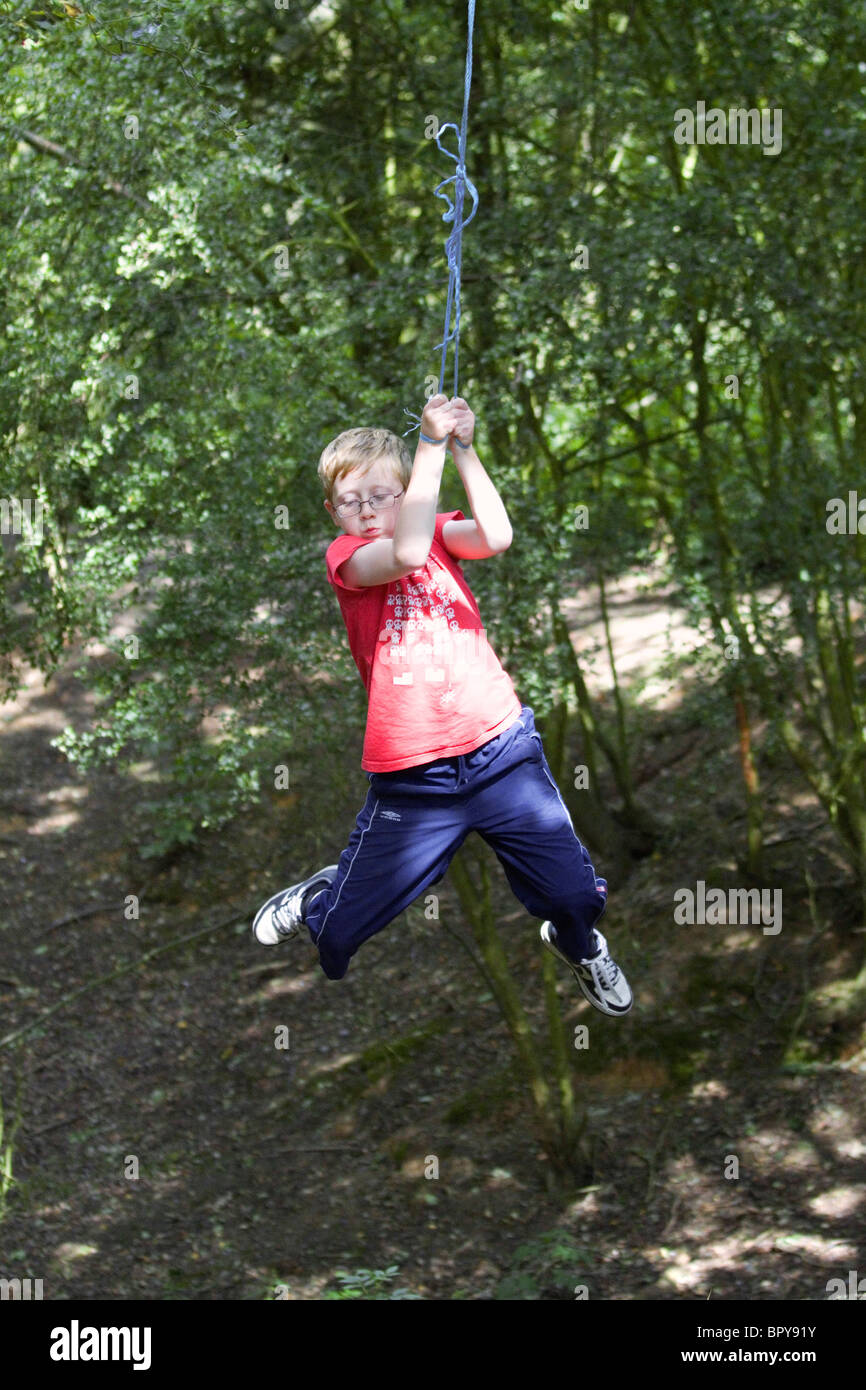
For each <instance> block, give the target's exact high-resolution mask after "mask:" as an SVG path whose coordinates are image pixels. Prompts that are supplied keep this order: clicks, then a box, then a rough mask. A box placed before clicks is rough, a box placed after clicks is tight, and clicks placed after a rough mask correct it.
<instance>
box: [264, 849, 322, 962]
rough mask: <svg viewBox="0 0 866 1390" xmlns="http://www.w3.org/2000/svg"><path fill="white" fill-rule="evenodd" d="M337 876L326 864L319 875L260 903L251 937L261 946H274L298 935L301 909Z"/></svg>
mask: <svg viewBox="0 0 866 1390" xmlns="http://www.w3.org/2000/svg"><path fill="white" fill-rule="evenodd" d="M336 877H337V865H336V864H329V865H328V866H327V868H324V869H319V871H318V873H315V874H311V876H310V877H309V878H305V879H304V881H303V883H293V884H292V886H291V888H283V889H282V890H281V891H280V892H279V893H275V894H274V896H273V897H272V898H268V900H267V902H266V903H263V904H262V906H261V907H260V908H259V910H258V912H257V913H256V915H255V918H254V919H253V928H252V930H253V936H254V937H255V939H256V941H258V943H259V945H260V946H276V945H277V944H278V943H279V942H280V941H290V940H291V938H292V937H293V936H297V935H298V933H299V931H300V928H301V925H302V923H303V921H304V907H305V906H306V904H307V903H308V902H312V899H313V898H314V897H315V896H316V894H317V893H321V892H322V890H323V889H324V888H329V887H330V886H331V884H332V883H333V882H334V879H335V878H336Z"/></svg>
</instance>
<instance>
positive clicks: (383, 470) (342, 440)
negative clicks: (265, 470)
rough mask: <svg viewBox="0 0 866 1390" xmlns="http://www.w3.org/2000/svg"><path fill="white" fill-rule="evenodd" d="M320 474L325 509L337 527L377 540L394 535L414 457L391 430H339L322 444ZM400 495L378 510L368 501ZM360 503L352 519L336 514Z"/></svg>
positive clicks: (354, 534)
mask: <svg viewBox="0 0 866 1390" xmlns="http://www.w3.org/2000/svg"><path fill="white" fill-rule="evenodd" d="M317 471H318V474H319V477H320V478H321V480H322V485H323V487H324V489H325V507H326V508H327V510H328V512H329V513H330V515H331V517H332V518H333V520H334V523H335V525H336V526H339V527H341V528H342V530H344V531H346V532H348V534H349V535H350V536H370V537H371V538H373V539H376V540H381V539H384V538H386V537H389V536H393V534H394V527H395V525H396V522H397V515H398V513H399V511H400V504H401V502H402V501H403V496H405V491H406V487H407V486H408V483H409V480H410V478H411V477H412V458H411V455H410V453H409V450H408V448H407V447H406V444H405V443H404V441H403V440H402V439H401V438H400V436H399V435H397V434H392V433H391V431H390V430H375V429H355V430H343V433H342V434H338V435H337V438H336V439H332V440H331V442H330V444H326V445H325V448H324V449H323V450H322V453H321V456H320V458H319V467H318V470H317ZM386 493H391V494H394V493H400V494H401V495H400V496H399V497H397V498H396V500H395V501H394V502H393V503H392V504H391V505H390V506H388V507H382V508H379V509H378V510H377V509H376V508H374V507H373V506H372V504H371V502H370V500H369V499H370V497H371V496H373V497H380V496H384V495H385V494H386ZM353 501H354V502H362V506H361V509H360V511H358V510H356V511H355V513H354V515H349V516H346V515H341V513H340V512H338V511H337V508H338V507H342V506H343V504H344V503H347V502H353Z"/></svg>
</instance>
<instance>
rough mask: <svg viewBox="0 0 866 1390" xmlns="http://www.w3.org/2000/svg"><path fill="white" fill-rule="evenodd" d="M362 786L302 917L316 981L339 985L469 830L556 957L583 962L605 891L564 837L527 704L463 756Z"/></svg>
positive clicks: (559, 806)
mask: <svg viewBox="0 0 866 1390" xmlns="http://www.w3.org/2000/svg"><path fill="white" fill-rule="evenodd" d="M367 777H368V779H369V782H370V788H369V791H368V792H367V799H366V801H365V802H364V805H363V806H362V808H361V810H360V812H359V814H358V819H357V821H356V823H355V829H354V830H353V832H352V835H351V838H350V840H349V843H348V845H347V846H346V848H345V849H344V850H343V853H342V854H341V855H340V860H339V864H338V866H337V877H336V878H335V880H334V882H333V883H332V884H331V886H330V887H329V888H326V889H325V890H324V891H323V892H320V893H319V894H318V895H317V896H316V897H315V898H313V900H312V902H311V904H310V906H309V908H308V910H307V913H306V923H307V926H308V928H309V932H310V936H311V938H312V940H313V943H314V945H316V946H317V947H318V950H319V960H320V963H321V966H322V969H323V970H324V972H325V974H326V975H327V976H328V979H330V980H340V979H342V978H343V976H344V975H345V973H346V971H347V970H348V968H349V961H350V960H351V958H352V956H353V955H354V954H355V952H356V951H357V950H358V947H359V946H360V945H361V944H362V943H363V942H364V941H366V940H367V938H368V937H370V936H374V935H375V933H376V932H379V931H381V930H382V928H383V927H386V926H387V925H388V923H389V922H393V920H394V918H395V917H397V916H399V914H400V913H401V912H402V911H403V910H404V908H406V907H408V906H409V904H410V903H412V902H414V900H415V898H417V897H418V896H419V894H421V893H423V892H424V890H425V889H426V888H428V887H429V886H430V885H431V884H433V883H438V882H439V880H440V879H442V878H444V876H445V872H446V870H447V868H448V865H449V863H450V862H451V859H452V857H453V856H454V854H455V853H456V851H457V850H458V849H459V848H460V846H461V845H462V843H463V841H464V840H465V839H466V836H467V835H468V834H469V832H470V830H475V831H477V832H478V834H479V835H480V836H481V838H482V839H483V840H486V841H487V843H488V844H489V845H490V846H491V847H492V848H493V850H494V851H495V852H496V854H497V856H498V858H499V860H500V862H501V864H502V866H503V868H504V870H505V875H506V877H507V879H508V882H509V883H510V885H511V888H512V890H513V891H514V893H515V895H516V896H517V897H518V898H519V900H520V902H521V903H523V906H524V907H525V908H526V910H527V912H528V913H530V915H531V916H533V917H538V918H546V919H548V920H549V921H551V922H552V923H553V925H554V926H555V927H556V932H557V944H558V945H559V947H560V949H561V950H562V951H563V952H564V953H565V954H566V955H567V956H569V957H570V958H571V959H572V960H581V959H583V957H585V956H589V955H594V954H595V949H596V946H595V942H594V941H593V940H592V928H593V927H594V925H595V923H596V922H597V921H598V920H599V918H600V917H601V916H602V914H603V912H604V910H605V908H606V906H607V883H606V882H605V880H604V879H603V878H596V875H595V870H594V869H593V867H592V864H591V863H590V861H589V855H588V854H587V852H586V850H585V849H584V847H583V845H582V844H581V843H580V841H579V840H578V838H577V836H576V835H575V833H574V826H573V825H572V823H571V817H570V815H569V814H568V810H567V808H566V805H565V802H564V801H563V799H562V796H561V795H560V792H559V790H558V788H557V786H556V783H555V782H554V780H553V776H552V774H551V771H550V768H549V767H548V764H547V759H546V757H545V756H544V749H543V747H542V743H541V735H540V734H539V733H538V731H537V729H536V728H535V720H534V718H533V713H532V709H531V708H530V706H529V705H522V706H521V712H520V716H519V718H518V719H517V720H515V722H514V723H513V724H512V725H510V726H509V728H507V729H505V730H504V732H503V733H501V734H498V735H497V736H496V738H492V739H490V740H489V742H487V743H484V744H482V745H481V747H480V748H476V749H474V750H473V751H472V752H471V753H463V754H461V755H460V756H459V757H452V758H441V759H439V760H437V761H433V762H428V763H420V764H418V765H417V766H416V767H407V768H403V769H401V770H399V771H397V772H368V773H367Z"/></svg>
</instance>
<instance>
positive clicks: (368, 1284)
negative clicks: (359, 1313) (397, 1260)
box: [322, 1265, 421, 1300]
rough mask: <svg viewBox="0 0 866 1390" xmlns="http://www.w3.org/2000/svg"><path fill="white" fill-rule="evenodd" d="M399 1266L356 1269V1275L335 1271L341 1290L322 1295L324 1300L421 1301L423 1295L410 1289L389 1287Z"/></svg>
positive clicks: (340, 1270) (333, 1290) (344, 1271)
mask: <svg viewBox="0 0 866 1390" xmlns="http://www.w3.org/2000/svg"><path fill="white" fill-rule="evenodd" d="M397 1273H398V1269H397V1265H389V1266H388V1268H387V1269H356V1270H355V1273H354V1274H349V1273H348V1272H347V1271H346V1270H344V1269H338V1270H336V1271H335V1277H336V1279H337V1280H338V1281H339V1284H340V1288H339V1290H335V1289H331V1290H329V1291H328V1292H327V1293H325V1294H323V1295H322V1298H323V1299H345V1298H363V1299H373V1300H382V1299H389V1300H390V1299H415V1300H420V1298H421V1295H420V1294H417V1293H410V1292H409V1290H408V1289H402V1288H398V1289H392V1288H390V1287H389V1285H391V1284H392V1283H393V1282H394V1280H395V1278H396V1277H397Z"/></svg>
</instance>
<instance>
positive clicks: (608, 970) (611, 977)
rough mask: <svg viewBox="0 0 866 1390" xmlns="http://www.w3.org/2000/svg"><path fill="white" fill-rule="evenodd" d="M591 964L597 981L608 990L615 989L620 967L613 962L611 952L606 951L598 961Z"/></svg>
mask: <svg viewBox="0 0 866 1390" xmlns="http://www.w3.org/2000/svg"><path fill="white" fill-rule="evenodd" d="M589 963H590V966H591V968H592V972H593V974H594V976H595V978H596V981H597V982H598V983H599V984H600V985H601V986H602V987H604V988H606V989H613V988H614V987H615V985H616V982H617V978H618V976H619V966H618V965H617V964H616V962H615V961H613V960H611V958H610V952H609V951H605V953H604V955H602V956H601V957H600V958H599V959H598V960H593V961H590V962H589Z"/></svg>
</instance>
